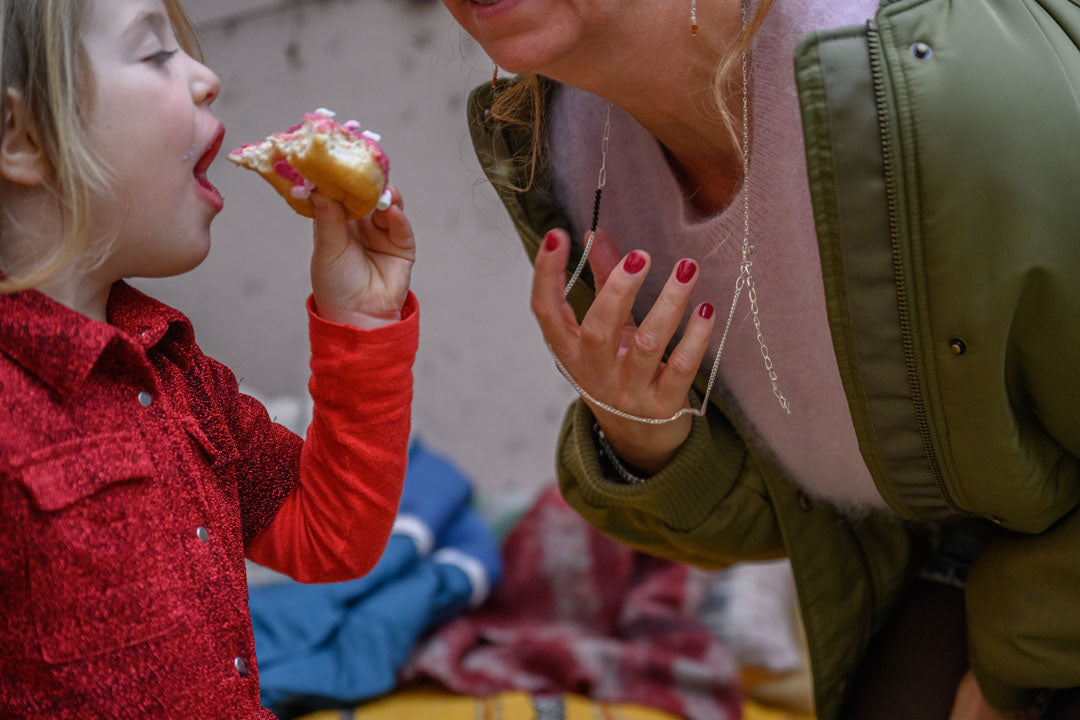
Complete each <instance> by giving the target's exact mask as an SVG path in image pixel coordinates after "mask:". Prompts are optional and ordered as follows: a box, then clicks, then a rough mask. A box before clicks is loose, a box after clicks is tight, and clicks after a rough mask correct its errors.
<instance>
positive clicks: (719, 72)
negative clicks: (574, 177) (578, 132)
mask: <svg viewBox="0 0 1080 720" xmlns="http://www.w3.org/2000/svg"><path fill="white" fill-rule="evenodd" d="M772 4H773V0H761V2H760V3H759V4H758V8H757V11H756V12H755V13H754V16H753V17H752V18H750V19H749V22H747V24H746V28H745V30H743V31H742V32H740V33H739V36H738V37H737V38H736V39H735V42H734V43H732V45H731V47H730V48H728V49H727V51H725V52H724V54H723V55H722V56H721V58H720V61H719V63H718V64H717V66H716V72H715V73H714V74H713V82H712V87H711V88H710V90H711V93H710V94H711V97H710V100H711V102H710V106H711V107H710V110H713V111H715V112H716V113H717V117H718V118H719V120H720V122H721V123H722V124H723V126H724V129H725V130H726V131H727V132H728V134H729V135H730V136H731V138H732V141H733V142H735V143H736V145H737V144H738V143H740V142H741V131H740V130H739V129H738V128H737V125H738V123H739V122H741V121H740V119H739V118H736V117H734V116H733V115H732V113H731V111H730V110H729V109H728V100H729V98H730V96H731V93H732V92H733V91H735V90H736V88H739V87H741V84H742V72H741V62H742V57H743V54H744V53H746V52H749V50H750V45H751V44H752V43H753V40H754V36H755V35H756V34H757V32H758V30H759V29H760V28H761V25H762V23H764V22H765V17H766V15H768V13H769V9H770V8H771V7H772ZM554 87H555V81H553V80H551V79H550V78H547V77H544V76H543V75H539V74H537V73H533V72H529V73H523V74H521V75H519V76H517V77H516V78H515V79H514V81H513V82H512V84H503V85H500V86H499V89H498V92H497V94H496V96H495V100H494V102H493V103H492V106H491V114H490V121H491V122H493V123H494V124H496V125H500V126H502V127H507V128H511V129H515V130H518V131H521V132H523V133H526V134H527V137H528V141H527V142H526V143H524V145H523V148H522V150H521V151H520V152H519V153H518V155H517V156H516V157H515V158H513V162H514V172H512V173H511V174H510V177H511V178H515V179H516V180H510V181H508V182H507V189H510V190H513V191H515V192H525V191H527V190H528V189H529V188H531V187H532V186H533V184H534V183H535V182H536V179H537V177H538V176H542V175H543V174H544V173H545V172H546V170H547V162H548V160H547V153H546V150H547V118H546V115H545V108H546V107H547V96H548V93H549V92H550V91H551V90H552V89H553V88H554Z"/></svg>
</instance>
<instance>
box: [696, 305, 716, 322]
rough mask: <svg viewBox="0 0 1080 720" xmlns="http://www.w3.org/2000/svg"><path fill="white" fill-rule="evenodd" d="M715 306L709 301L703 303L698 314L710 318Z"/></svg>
mask: <svg viewBox="0 0 1080 720" xmlns="http://www.w3.org/2000/svg"><path fill="white" fill-rule="evenodd" d="M712 314H713V307H712V305H710V304H709V303H701V308H700V309H699V310H698V315H700V316H701V317H703V318H705V319H706V320H708V319H709V318H711V317H712Z"/></svg>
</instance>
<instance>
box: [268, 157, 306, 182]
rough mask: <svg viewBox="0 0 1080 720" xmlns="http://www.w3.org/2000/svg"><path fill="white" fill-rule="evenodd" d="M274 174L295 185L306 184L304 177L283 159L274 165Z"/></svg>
mask: <svg viewBox="0 0 1080 720" xmlns="http://www.w3.org/2000/svg"><path fill="white" fill-rule="evenodd" d="M274 172H276V173H277V174H278V175H280V176H281V177H283V178H285V179H286V180H288V181H289V182H291V183H293V184H294V185H303V184H304V176H303V175H301V174H300V173H298V172H296V170H294V169H293V166H292V165H290V164H289V161H288V160H284V159H282V160H278V161H277V162H276V163H274Z"/></svg>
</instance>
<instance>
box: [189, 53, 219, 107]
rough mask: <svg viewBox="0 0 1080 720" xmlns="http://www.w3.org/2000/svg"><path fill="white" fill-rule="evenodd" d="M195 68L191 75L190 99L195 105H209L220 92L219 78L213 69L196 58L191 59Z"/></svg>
mask: <svg viewBox="0 0 1080 720" xmlns="http://www.w3.org/2000/svg"><path fill="white" fill-rule="evenodd" d="M192 63H194V65H195V68H194V70H193V71H192V75H191V99H192V100H193V101H194V102H195V104H196V105H203V104H205V105H209V104H210V103H212V102H214V100H215V99H216V98H217V96H218V94H219V93H220V92H221V80H219V79H218V76H217V75H216V74H215V73H214V71H213V70H211V69H210V68H208V67H206V66H205V65H203V64H202V63H201V62H199V61H197V60H192Z"/></svg>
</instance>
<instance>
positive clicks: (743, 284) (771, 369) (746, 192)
mask: <svg viewBox="0 0 1080 720" xmlns="http://www.w3.org/2000/svg"><path fill="white" fill-rule="evenodd" d="M742 20H743V29H744V30H745V28H746V6H745V4H744V5H743V9H742ZM749 73H750V70H749V61H748V58H747V54H746V52H745V51H744V52H743V55H742V153H741V154H742V170H743V242H742V259H741V261H740V263H739V277H738V278H737V279H736V280H735V292H734V294H733V295H732V298H731V308H730V309H729V310H728V314H727V320H726V321H725V322H724V332H723V333H722V334H721V335H720V344H719V346H717V348H716V357H715V358H714V359H713V363H712V369H711V371H710V372H709V382H708V384H707V385H706V386H705V395H704V397H703V398H702V401H701V407H699V408H682V409H680V410H679V411H678V412H676V413H675V414H674V415H672V416H671V417H666V418H652V417H644V416H641V415H634V414H632V413H628V412H624V411H623V410H619V409H618V408H616V407H612V406H611V405H608V404H607V403H605V402H603V401H601V400H597V399H596V398H594V397H593V396H592V395H590V394H589V393H588V391H586V390H585V388H583V387H581V385H579V384H578V382H577V381H576V380H574V378H573V376H572V375H571V374H570V371H569V370H567V369H566V366H565V365H563V364H562V361H560V360H559V358H558V357H557V356H556V355H555V352H554V351H553V350H552V349H551V345H550V344H548V350H549V351H551V357H552V358H553V359H554V360H555V367H556V368H558V370H559V373H560V374H562V376H563V377H564V378H566V381H567V382H568V383H570V387H572V388H574V390H575V391H576V392H577V394H578V395H580V396H581V397H583V398H584V399H585V400H586V401H588V402H589V403H591V404H592V405H595V406H596V407H598V408H601V409H603V410H605V411H607V412H609V413H611V414H612V415H615V416H616V417H620V418H623V419H624V420H632V421H634V422H639V423H645V424H647V425H663V424H665V423H669V422H674V421H676V420H678V419H679V418H680V417H682V416H683V415H698V416H700V415H704V414H705V409H706V407H708V404H709V395H710V394H711V393H712V389H713V385H714V384H715V383H716V374H717V371H718V370H719V369H720V356H721V355H723V353H724V345H725V344H726V343H727V336H728V330H730V329H731V321H732V319H734V317H735V309H736V308H737V307H738V305H739V298H740V297H741V296H742V292H743V290H744V289H745V290H746V291H747V295H748V297H749V298H750V313H751V315H753V318H754V331H755V333H756V335H757V342H758V347H759V349H760V351H761V357H762V359H763V360H764V363H765V373H766V375H767V376H768V378H769V382H770V384H771V385H772V392H773V396H774V397H775V398H776V400H777V402H779V403H780V407H781V408H782V409H783V410H784V412H786V413H787V414H788V415H790V414H791V406H790V405H789V404H788V401H787V398H786V397H784V393H783V392H782V391H781V390H780V385H779V383H778V376H777V374H776V369H775V366H774V363H773V360H772V356H771V355H770V354H769V346H768V345H767V344H766V342H765V336H764V333H763V332H762V330H761V318H760V316H759V303H758V293H757V288H756V287H755V285H754V276H753V275H752V274H751V269H752V268H753V266H754V263H753V261H751V259H750V255H751V254H752V253H753V252H754V249H753V246H752V245H750V121H749V104H750V102H749V92H748V86H749ZM610 139H611V103H610V102H609V103H608V105H607V117H606V119H605V121H604V140H603V143H602V144H601V149H600V152H601V162H600V174H599V177H598V178H597V184H596V196H595V199H594V201H593V216H592V226H591V227H590V228H589V238H588V240H587V241H586V242H585V249H584V251H583V252H582V254H581V260H579V261H578V264H577V267H576V268H574V272H573V273H572V274H571V276H570V280H569V282H567V283H566V288H565V289H564V290H563V297H564V298H565V297H566V296H567V295H569V294H570V289H571V288H572V287H573V286H574V284H575V283H576V282H577V281H578V279H579V278H580V277H581V273H582V271H583V270H584V269H585V263H586V262H587V261H588V258H589V252H590V251H591V250H592V246H593V240H594V239H595V238H596V227H597V221H598V220H599V218H600V196H601V195H602V193H603V190H604V185H606V184H607V151H608V142H609V140H610Z"/></svg>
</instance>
